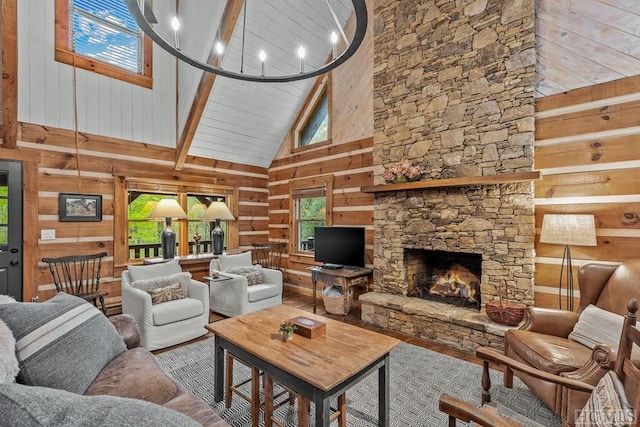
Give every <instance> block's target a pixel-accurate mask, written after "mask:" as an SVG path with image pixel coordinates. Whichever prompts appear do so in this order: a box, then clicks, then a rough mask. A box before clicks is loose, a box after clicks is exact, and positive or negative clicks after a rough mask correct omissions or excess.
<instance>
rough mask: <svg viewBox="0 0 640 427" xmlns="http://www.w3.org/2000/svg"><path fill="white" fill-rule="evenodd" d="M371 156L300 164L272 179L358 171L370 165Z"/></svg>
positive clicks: (280, 179) (282, 171)
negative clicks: (350, 170)
mask: <svg viewBox="0 0 640 427" xmlns="http://www.w3.org/2000/svg"><path fill="white" fill-rule="evenodd" d="M372 159H373V156H372V154H371V153H370V152H369V153H356V154H351V155H346V156H344V155H343V156H340V157H338V156H335V157H332V158H330V159H325V160H323V161H318V162H314V163H306V164H301V165H300V166H296V167H295V168H286V169H280V170H278V171H277V172H276V173H275V175H274V176H273V177H271V176H270V179H271V178H273V179H274V180H275V181H282V180H287V179H296V178H301V177H307V176H315V175H325V174H328V173H335V172H338V171H344V170H349V169H359V168H362V167H365V166H367V165H371V163H372Z"/></svg>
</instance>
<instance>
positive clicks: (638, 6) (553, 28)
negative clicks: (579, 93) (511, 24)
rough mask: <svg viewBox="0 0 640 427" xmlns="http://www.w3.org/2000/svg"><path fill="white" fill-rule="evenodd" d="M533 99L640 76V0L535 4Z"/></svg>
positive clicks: (544, 0) (551, 0)
mask: <svg viewBox="0 0 640 427" xmlns="http://www.w3.org/2000/svg"><path fill="white" fill-rule="evenodd" d="M536 3H537V17H536V24H537V27H536V44H537V64H536V73H537V77H536V96H537V97H543V96H549V95H553V94H557V93H561V92H566V91H568V90H571V89H577V88H581V87H587V86H592V85H596V84H600V83H604V82H608V81H612V80H617V79H621V78H623V77H629V76H635V75H638V74H640V0H537V2H536Z"/></svg>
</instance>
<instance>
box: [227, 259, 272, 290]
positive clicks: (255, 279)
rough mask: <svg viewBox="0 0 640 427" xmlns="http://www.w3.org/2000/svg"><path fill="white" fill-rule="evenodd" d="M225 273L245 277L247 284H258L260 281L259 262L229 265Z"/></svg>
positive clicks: (260, 269) (260, 268)
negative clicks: (238, 265)
mask: <svg viewBox="0 0 640 427" xmlns="http://www.w3.org/2000/svg"><path fill="white" fill-rule="evenodd" d="M226 272H227V273H231V274H239V275H241V276H244V277H246V278H247V285H249V286H253V285H259V284H261V283H263V282H262V266H261V265H260V264H256V265H252V266H251V267H231V268H228V269H227V270H226Z"/></svg>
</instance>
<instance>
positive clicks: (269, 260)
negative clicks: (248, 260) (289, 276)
mask: <svg viewBox="0 0 640 427" xmlns="http://www.w3.org/2000/svg"><path fill="white" fill-rule="evenodd" d="M252 246H253V247H254V251H255V254H256V261H257V263H258V264H260V265H261V266H262V268H270V269H272V270H282V253H283V252H284V248H285V243H253V244H252Z"/></svg>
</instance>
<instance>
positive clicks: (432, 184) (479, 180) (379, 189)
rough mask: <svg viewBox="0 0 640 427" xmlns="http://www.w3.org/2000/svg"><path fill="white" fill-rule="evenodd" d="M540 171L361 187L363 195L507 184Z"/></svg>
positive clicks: (535, 176)
mask: <svg viewBox="0 0 640 427" xmlns="http://www.w3.org/2000/svg"><path fill="white" fill-rule="evenodd" d="M540 177H541V174H540V171H531V172H515V173H500V174H497V175H487V176H467V177H460V178H444V179H430V180H426V181H414V182H405V183H401V184H384V185H372V186H369V187H362V189H361V191H362V192H363V193H385V192H388V191H402V190H419V189H423V188H443V187H468V186H474V185H495V184H508V183H512V182H526V181H535V180H538V179H540Z"/></svg>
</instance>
